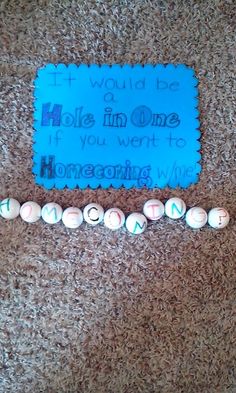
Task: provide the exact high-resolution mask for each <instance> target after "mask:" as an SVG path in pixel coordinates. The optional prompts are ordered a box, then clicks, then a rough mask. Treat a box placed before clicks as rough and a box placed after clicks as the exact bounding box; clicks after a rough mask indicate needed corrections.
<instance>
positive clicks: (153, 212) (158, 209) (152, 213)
mask: <svg viewBox="0 0 236 393" xmlns="http://www.w3.org/2000/svg"><path fill="white" fill-rule="evenodd" d="M164 212H165V208H164V205H163V203H162V202H161V201H159V200H158V199H150V200H149V201H147V202H145V204H144V206H143V213H144V214H145V216H146V217H147V218H148V219H149V220H152V221H156V220H159V219H160V218H161V217H162V216H163V214H164Z"/></svg>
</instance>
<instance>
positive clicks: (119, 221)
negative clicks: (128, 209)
mask: <svg viewBox="0 0 236 393" xmlns="http://www.w3.org/2000/svg"><path fill="white" fill-rule="evenodd" d="M124 223H125V215H124V213H123V212H122V210H120V209H118V208H117V207H112V208H111V209H108V210H107V211H106V212H105V214H104V225H105V226H106V227H107V228H109V229H112V230H113V231H115V230H116V229H119V228H121V227H122V226H123V225H124Z"/></svg>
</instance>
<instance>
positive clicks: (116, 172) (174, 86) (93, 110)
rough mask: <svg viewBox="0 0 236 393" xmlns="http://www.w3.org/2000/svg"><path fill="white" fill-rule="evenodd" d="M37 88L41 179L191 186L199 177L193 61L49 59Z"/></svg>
mask: <svg viewBox="0 0 236 393" xmlns="http://www.w3.org/2000/svg"><path fill="white" fill-rule="evenodd" d="M34 95H35V111H34V129H35V133H34V166H33V172H34V174H35V179H36V183H37V184H39V185H41V186H44V187H45V188H48V189H51V188H54V187H55V188H57V189H62V188H64V187H68V188H71V189H73V188H76V187H79V188H82V189H84V188H86V187H91V188H97V187H99V186H101V187H102V188H108V187H110V186H112V187H115V188H120V187H125V188H131V187H136V188H141V187H148V188H154V187H158V188H163V187H167V186H168V187H172V188H175V187H178V186H179V187H183V188H186V187H188V186H189V185H191V184H193V183H196V182H197V181H198V177H199V173H200V170H201V166H200V164H199V160H200V158H201V156H200V153H199V149H200V143H199V138H200V132H199V119H198V91H197V79H196V77H195V76H194V71H193V69H192V68H190V67H187V66H185V65H177V66H175V65H171V64H169V65H167V66H164V65H156V66H153V65H145V66H141V65H134V66H130V65H124V66H120V65H112V66H109V65H103V66H98V65H90V66H88V65H79V66H76V65H74V64H70V65H69V66H66V65H64V64H58V65H57V66H56V65H53V64H48V65H47V66H45V67H43V68H41V69H39V70H38V73H37V77H36V79H35V92H34Z"/></svg>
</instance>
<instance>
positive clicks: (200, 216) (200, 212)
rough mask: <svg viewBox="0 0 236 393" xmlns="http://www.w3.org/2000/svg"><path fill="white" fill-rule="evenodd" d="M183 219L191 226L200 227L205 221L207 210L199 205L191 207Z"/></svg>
mask: <svg viewBox="0 0 236 393" xmlns="http://www.w3.org/2000/svg"><path fill="white" fill-rule="evenodd" d="M185 219H186V222H187V224H188V225H189V226H190V227H191V228H194V229H198V228H202V227H203V226H204V225H205V224H206V223H207V212H206V211H205V210H204V209H202V208H201V207H198V206H196V207H192V208H191V209H189V210H188V211H187V213H186V217H185Z"/></svg>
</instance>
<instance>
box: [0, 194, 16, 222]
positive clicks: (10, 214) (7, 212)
mask: <svg viewBox="0 0 236 393" xmlns="http://www.w3.org/2000/svg"><path fill="white" fill-rule="evenodd" d="M19 214H20V204H19V202H18V201H17V200H16V199H14V198H6V199H3V201H1V202H0V215H1V216H2V217H3V218H5V219H6V220H13V218H16V217H18V216H19Z"/></svg>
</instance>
